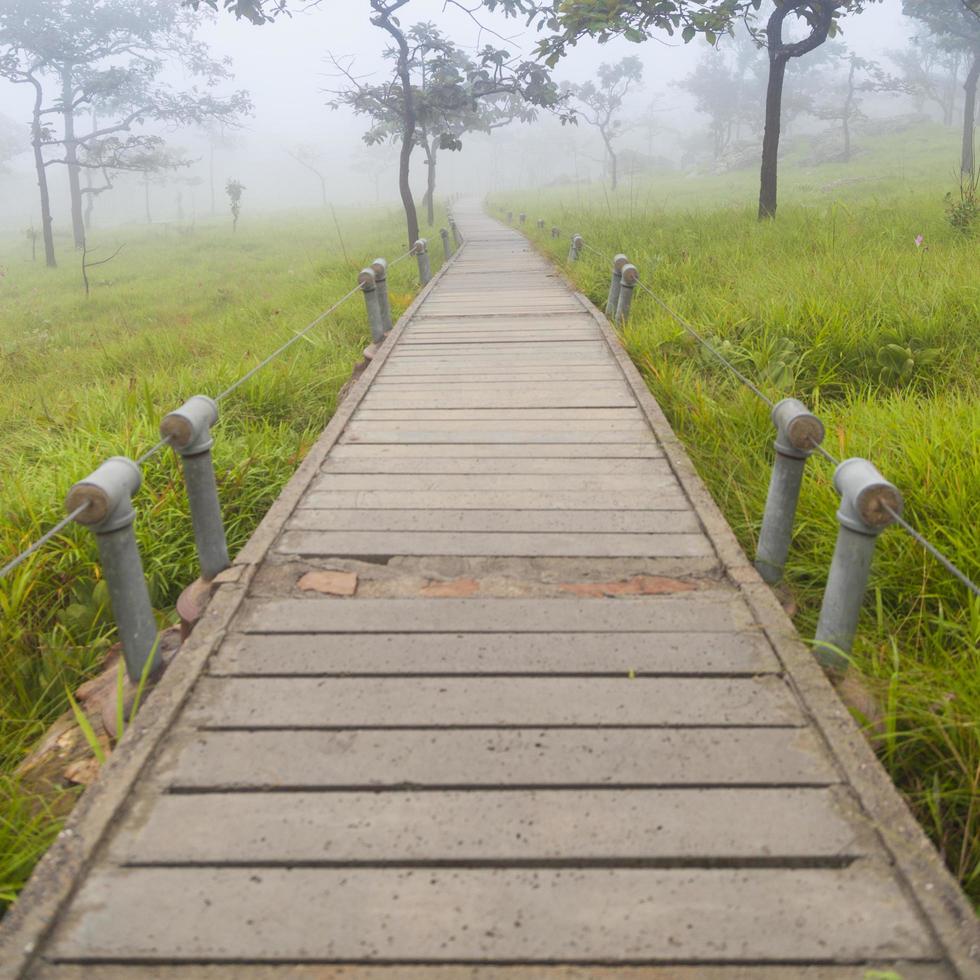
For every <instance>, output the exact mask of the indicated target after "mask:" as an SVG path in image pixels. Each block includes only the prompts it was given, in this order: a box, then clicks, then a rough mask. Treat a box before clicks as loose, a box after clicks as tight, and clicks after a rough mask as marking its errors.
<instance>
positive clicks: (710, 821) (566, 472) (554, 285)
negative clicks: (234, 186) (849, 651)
mask: <svg viewBox="0 0 980 980" xmlns="http://www.w3.org/2000/svg"><path fill="white" fill-rule="evenodd" d="M459 220H460V224H461V227H462V228H463V229H464V230H465V232H466V233H467V234H468V238H469V240H468V243H467V245H466V247H465V248H464V249H463V250H462V252H461V253H460V255H459V256H458V257H457V259H456V261H455V262H454V263H453V264H452V265H451V266H450V267H449V268H448V270H446V271H445V272H444V273H443V274H442V275H441V276H440V277H439V278H438V279H437V281H436V282H435V283H434V284H433V285H431V286H430V287H429V288H428V289H427V290H425V291H424V293H423V295H422V296H421V297H420V300H419V301H418V302H417V303H416V304H415V305H414V306H413V308H412V309H411V310H410V311H409V313H408V314H407V315H406V317H404V318H403V320H402V322H401V323H400V324H399V326H398V327H396V331H395V333H394V334H393V336H392V337H391V338H390V339H389V341H388V342H387V343H386V344H385V345H384V347H383V348H382V351H381V353H380V354H379V356H378V357H377V358H376V360H375V363H374V364H373V365H372V366H371V368H370V369H369V371H368V372H367V373H366V375H365V377H364V378H363V379H362V380H361V381H360V382H359V383H358V386H357V387H356V388H355V389H354V391H353V392H352V394H351V396H350V397H349V398H348V399H347V400H346V401H345V402H344V403H343V405H342V406H341V408H340V409H339V411H338V413H337V416H336V417H335V419H334V420H333V421H332V422H331V425H330V427H329V428H328V429H327V430H326V432H325V434H324V436H323V438H322V439H321V440H320V442H319V443H318V444H317V446H316V447H315V448H314V449H313V451H312V452H311V453H310V455H309V457H308V458H307V460H306V461H305V462H304V464H303V466H302V467H301V469H300V471H299V472H298V473H297V475H296V477H295V479H294V480H293V481H292V483H291V484H290V486H289V487H288V488H287V489H286V491H285V493H284V494H283V496H282V497H281V499H280V500H279V501H278V502H277V504H276V505H275V506H274V507H273V509H272V511H271V512H270V514H269V515H268V517H267V518H266V520H265V521H264V523H263V525H262V526H261V527H260V529H259V530H258V532H257V533H256V535H255V537H254V538H253V539H252V541H251V542H250V543H249V545H248V546H247V547H246V548H245V550H244V552H243V553H242V555H240V556H239V558H238V559H237V561H236V564H235V566H234V568H233V569H232V571H231V573H230V574H226V576H225V578H226V581H225V582H224V583H223V584H222V585H220V586H219V587H218V589H217V591H216V594H215V596H214V598H213V600H212V602H211V605H210V607H209V609H208V612H207V614H206V616H205V618H204V620H203V621H202V622H201V623H200V625H199V626H198V628H197V630H196V632H195V633H194V635H193V637H192V638H191V640H190V641H189V643H188V644H187V645H186V646H185V648H184V650H183V651H182V652H181V654H180V656H179V657H178V659H177V661H176V662H175V663H174V665H173V666H172V667H171V668H170V670H169V671H168V673H167V675H166V677H165V678H164V680H163V681H162V682H161V684H160V686H159V687H158V689H157V690H156V692H155V693H154V696H153V698H152V699H151V702H150V703H149V704H148V705H147V706H146V708H145V710H144V712H143V713H142V714H141V715H140V720H139V725H140V726H141V733H140V734H141V737H140V738H138V739H135V738H127V739H125V740H124V741H123V744H122V745H121V746H120V748H119V749H118V750H117V752H116V753H115V755H114V756H113V758H112V760H111V761H110V763H109V765H108V767H107V769H106V770H105V771H104V773H103V775H102V778H101V779H100V780H99V783H98V784H97V785H96V787H94V788H93V789H92V790H91V791H90V792H89V793H88V794H86V797H85V799H84V801H83V802H82V804H81V805H80V807H79V809H78V811H77V813H76V816H75V817H74V818H73V822H72V824H71V825H70V828H69V830H68V831H67V832H66V834H64V835H63V836H62V839H61V840H60V841H59V842H58V844H57V845H56V846H55V848H54V849H53V850H52V852H51V853H50V854H49V855H48V857H47V858H46V859H45V861H44V862H43V864H42V866H41V868H40V870H39V872H38V874H37V875H36V876H35V879H34V881H33V882H32V884H31V886H29V888H28V890H27V892H26V893H25V896H24V899H23V901H22V902H21V903H20V904H19V906H18V907H17V909H16V911H15V912H14V913H13V914H12V915H11V916H9V917H8V921H7V922H6V924H5V927H4V936H5V946H4V957H3V963H4V965H3V966H2V967H0V975H3V976H32V977H43V978H59V980H67V978H77V977H107V978H130V977H144V976H152V977H191V978H215V977H222V978H225V977H229V978H230V977H246V978H266V977H277V978H278V977H289V978H352V980H353V978H357V980H388V978H392V977H405V978H409V980H422V978H436V980H440V978H441V980H463V978H478V980H479V978H490V977H508V978H528V980H545V978H549V980H551V978H558V977H563V978H566V977H567V978H585V977H595V978H598V977H628V978H632V980H667V978H671V980H694V978H709V980H711V978H722V977H726V978H727V977H738V978H743V977H744V978H767V980H775V978H777V977H778V978H786V977H803V978H810V980H816V978H821V980H824V978H826V980H837V978H845V977H846V978H852V977H854V978H863V977H866V976H867V975H869V974H868V971H870V970H874V969H877V970H893V971H896V972H897V974H898V975H900V976H901V977H902V978H903V980H912V978H938V977H944V978H945V977H973V976H977V975H978V968H977V959H976V957H977V955H978V951H977V948H976V945H975V944H976V931H975V920H974V918H973V915H972V912H971V910H970V909H969V908H968V906H967V904H966V902H965V901H964V899H963V897H962V896H961V894H960V893H959V892H958V890H957V889H956V887H955V885H954V884H953V882H952V881H951V880H950V879H949V877H948V876H947V875H946V873H945V871H944V870H943V869H942V867H941V864H940V861H939V859H938V856H937V855H936V854H935V852H934V851H933V850H932V848H931V847H930V845H929V844H928V843H927V842H926V841H925V839H924V837H923V835H922V834H921V831H920V830H919V828H918V827H917V826H916V825H915V824H914V822H913V821H912V819H911V817H910V815H909V814H908V812H907V810H906V809H905V807H904V805H903V804H902V803H901V801H900V800H899V798H898V795H897V793H896V792H895V791H894V789H893V787H892V786H891V784H890V783H889V781H888V778H887V776H886V775H885V773H884V772H883V771H882V769H881V768H880V767H879V765H878V763H877V762H876V761H875V759H874V757H873V755H872V753H871V752H870V750H869V749H868V748H867V746H866V744H865V743H864V741H863V739H862V737H861V736H860V734H859V733H858V731H857V729H856V728H855V726H854V725H853V723H852V722H851V720H850V718H849V716H848V714H847V712H846V711H845V710H844V708H843V707H842V705H841V704H840V702H839V701H838V700H837V698H836V695H835V694H834V693H833V691H832V689H831V688H830V686H829V684H828V683H827V682H826V680H825V679H824V677H823V675H822V674H821V672H820V671H819V669H818V668H817V667H816V666H815V665H814V663H813V661H812V659H811V656H810V654H809V653H808V652H807V650H806V649H805V648H804V647H803V646H802V644H801V643H800V642H799V641H798V639H797V638H796V637H795V635H794V633H793V630H792V627H791V625H790V624H789V622H788V620H787V619H786V617H785V616H784V614H783V612H782V610H781V609H780V608H779V606H778V604H777V603H776V602H775V600H774V599H773V597H772V595H771V593H770V592H769V590H768V589H766V588H765V587H764V586H763V585H762V583H761V581H760V580H759V579H758V578H757V577H756V575H755V573H754V571H753V570H752V569H751V566H750V565H749V563H748V562H747V560H746V558H745V556H744V555H743V554H742V553H741V551H740V550H739V549H738V546H737V545H736V544H735V541H734V539H733V537H732V535H731V532H730V531H729V529H728V528H727V526H726V525H725V524H724V522H723V521H722V519H721V517H720V515H719V513H718V511H717V510H716V508H715V507H714V505H713V504H712V503H711V501H710V498H709V497H708V496H707V494H706V493H705V491H704V489H703V487H702V486H701V484H700V483H699V481H698V480H697V478H696V476H695V475H694V473H693V470H692V468H691V466H690V463H689V462H688V460H687V458H686V456H685V455H684V454H683V452H682V451H681V450H680V448H679V446H678V444H677V442H676V440H675V439H674V437H673V436H672V434H671V432H670V430H669V428H668V427H667V425H666V422H665V421H664V419H663V416H662V415H661V413H660V411H659V409H658V408H657V406H656V404H655V403H654V402H653V401H652V400H651V399H650V397H649V395H648V394H647V392H646V389H645V388H644V386H643V383H642V381H641V380H640V379H639V377H638V375H637V374H636V372H635V370H634V369H633V368H632V365H630V364H629V362H628V360H627V359H626V357H625V355H624V354H623V353H622V351H621V350H620V349H619V347H618V345H617V344H616V342H615V339H614V338H613V337H612V335H611V334H610V333H609V331H608V328H607V327H606V325H605V322H604V321H603V320H602V318H601V317H600V316H598V315H597V313H596V311H595V310H594V309H592V308H591V307H590V306H589V305H588V304H587V302H586V301H584V300H583V299H582V298H581V297H577V296H576V295H575V294H573V293H572V292H571V291H570V290H569V289H568V288H567V286H566V285H565V284H564V283H563V281H562V280H561V279H560V278H559V277H558V276H557V274H556V273H555V272H554V271H553V270H552V269H551V267H550V266H549V265H548V264H547V263H546V262H545V261H544V260H543V259H541V258H540V257H538V256H536V255H534V254H533V253H532V252H531V251H530V250H529V249H528V247H527V245H526V243H525V242H524V240H523V239H522V238H521V237H520V236H518V235H517V234H516V233H514V232H512V231H511V230H509V229H505V228H503V227H501V226H500V225H498V224H496V223H495V222H493V221H491V220H490V219H489V218H487V217H485V216H483V215H482V214H481V213H480V212H479V210H478V209H477V208H475V207H472V206H471V207H467V208H464V209H462V210H461V212H460V214H459ZM733 451H737V447H733ZM311 570H339V571H353V572H356V573H357V575H358V585H357V593H356V595H355V597H353V598H337V597H329V596H325V595H321V594H319V593H317V592H315V591H313V592H304V591H301V590H300V589H299V588H298V587H297V582H298V580H299V579H300V577H301V576H303V575H304V574H305V573H307V572H309V571H311ZM872 975H873V974H872Z"/></svg>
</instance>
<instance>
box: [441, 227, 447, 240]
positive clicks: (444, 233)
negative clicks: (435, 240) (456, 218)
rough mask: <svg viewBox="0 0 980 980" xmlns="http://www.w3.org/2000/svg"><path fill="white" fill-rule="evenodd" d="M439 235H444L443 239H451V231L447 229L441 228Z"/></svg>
mask: <svg viewBox="0 0 980 980" xmlns="http://www.w3.org/2000/svg"><path fill="white" fill-rule="evenodd" d="M439 234H440V235H442V237H443V238H448V237H449V231H448V230H447V229H446V228H440V229H439Z"/></svg>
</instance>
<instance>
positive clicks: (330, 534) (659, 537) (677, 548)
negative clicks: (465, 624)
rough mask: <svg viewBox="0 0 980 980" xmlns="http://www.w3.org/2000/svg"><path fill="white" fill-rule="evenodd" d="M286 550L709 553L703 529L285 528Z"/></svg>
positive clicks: (323, 553) (347, 554) (349, 554)
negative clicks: (698, 531) (699, 531)
mask: <svg viewBox="0 0 980 980" xmlns="http://www.w3.org/2000/svg"><path fill="white" fill-rule="evenodd" d="M276 550H277V551H278V552H279V554H283V555H305V556H307V557H344V558H370V559H377V558H384V559H388V558H391V557H393V556H395V555H458V556H487V557H510V558H706V557H710V556H712V555H713V554H714V552H713V551H712V549H711V545H710V543H709V542H708V539H707V538H706V537H705V536H704V535H703V534H574V533H565V534H555V533H536V532H532V533H528V532H522V533H520V534H506V533H501V532H499V531H494V532H492V533H479V532H477V533H469V532H465V531H447V532H440V531H286V532H285V533H284V534H283V535H282V536H281V537H280V538H279V540H278V542H277V543H276Z"/></svg>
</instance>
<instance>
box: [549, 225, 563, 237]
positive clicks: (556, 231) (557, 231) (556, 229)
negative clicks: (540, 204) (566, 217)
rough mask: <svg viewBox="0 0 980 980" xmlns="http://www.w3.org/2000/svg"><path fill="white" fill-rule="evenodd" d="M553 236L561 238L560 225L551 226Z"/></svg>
mask: <svg viewBox="0 0 980 980" xmlns="http://www.w3.org/2000/svg"><path fill="white" fill-rule="evenodd" d="M551 237H552V238H561V228H559V227H558V225H552V226H551Z"/></svg>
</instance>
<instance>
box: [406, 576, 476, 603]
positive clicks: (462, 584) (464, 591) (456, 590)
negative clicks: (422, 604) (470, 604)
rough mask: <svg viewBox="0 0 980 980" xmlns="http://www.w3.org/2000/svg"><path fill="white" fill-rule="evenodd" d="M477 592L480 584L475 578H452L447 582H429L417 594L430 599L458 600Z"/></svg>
mask: <svg viewBox="0 0 980 980" xmlns="http://www.w3.org/2000/svg"><path fill="white" fill-rule="evenodd" d="M479 590H480V583H479V582H477V580H476V579H475V578H454V579H450V580H449V581H448V582H430V583H429V584H428V585H425V586H423V587H422V588H421V589H420V590H419V594H420V595H424V596H427V597H428V598H430V599H458V598H461V597H465V596H469V595H473V594H474V593H476V592H478V591H479Z"/></svg>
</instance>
